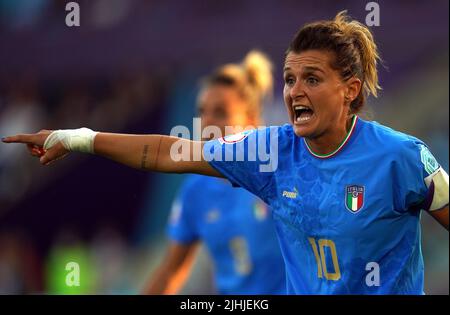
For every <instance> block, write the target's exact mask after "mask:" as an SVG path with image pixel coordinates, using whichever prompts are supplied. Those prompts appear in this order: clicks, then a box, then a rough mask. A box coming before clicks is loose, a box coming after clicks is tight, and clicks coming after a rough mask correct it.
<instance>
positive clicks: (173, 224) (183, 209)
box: [167, 182, 198, 244]
mask: <svg viewBox="0 0 450 315" xmlns="http://www.w3.org/2000/svg"><path fill="white" fill-rule="evenodd" d="M192 190H193V189H192V187H191V185H190V183H189V182H187V183H184V184H183V186H182V187H181V190H180V192H179V193H178V196H177V197H176V199H175V201H174V203H173V205H172V209H171V212H170V217H169V224H168V227H167V234H168V235H169V238H170V239H171V240H173V241H176V242H178V243H182V244H189V243H192V242H194V241H196V240H197V239H198V234H197V230H196V225H195V222H194V220H195V218H194V216H195V213H194V211H195V207H196V205H198V204H197V202H196V201H194V200H191V199H192V196H193V194H192Z"/></svg>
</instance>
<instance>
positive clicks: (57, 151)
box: [2, 128, 221, 177]
mask: <svg viewBox="0 0 450 315" xmlns="http://www.w3.org/2000/svg"><path fill="white" fill-rule="evenodd" d="M2 141H3V142H5V143H24V144H26V145H27V147H28V150H29V152H30V153H31V155H33V156H36V157H39V158H40V161H41V163H42V164H44V165H48V164H50V163H52V162H53V161H56V160H58V159H60V158H62V157H64V156H65V155H66V154H67V153H69V152H84V153H92V154H97V155H100V156H103V157H106V158H109V159H111V160H114V161H116V162H118V163H121V164H125V165H127V166H130V167H133V168H136V169H142V170H149V171H158V172H168V173H198V174H203V175H209V176H217V177H221V174H220V173H219V172H217V171H216V170H215V169H213V168H212V167H211V166H210V165H209V163H208V162H207V161H205V160H204V159H203V155H202V154H201V152H202V147H203V144H202V143H201V142H197V141H190V140H186V139H181V138H177V137H170V136H164V135H129V134H115V133H102V132H98V133H96V132H93V131H92V130H90V129H87V128H81V129H74V130H72V129H71V130H57V131H50V130H41V131H40V132H38V133H35V134H19V135H15V136H10V137H5V138H2ZM181 155H182V156H183V158H182V159H180V156H181Z"/></svg>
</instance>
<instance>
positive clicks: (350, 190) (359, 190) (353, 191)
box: [345, 185, 364, 212]
mask: <svg viewBox="0 0 450 315" xmlns="http://www.w3.org/2000/svg"><path fill="white" fill-rule="evenodd" d="M345 191H346V195H345V206H346V207H347V209H348V210H350V211H351V212H358V211H359V210H361V208H362V207H363V205H364V187H363V186H358V185H351V186H347V187H346V189H345Z"/></svg>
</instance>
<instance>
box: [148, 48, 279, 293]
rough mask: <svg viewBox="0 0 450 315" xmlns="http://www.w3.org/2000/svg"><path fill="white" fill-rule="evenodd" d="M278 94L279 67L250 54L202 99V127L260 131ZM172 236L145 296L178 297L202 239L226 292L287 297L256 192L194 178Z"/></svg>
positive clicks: (174, 217) (217, 75) (212, 81)
mask: <svg viewBox="0 0 450 315" xmlns="http://www.w3.org/2000/svg"><path fill="white" fill-rule="evenodd" d="M271 88H272V72H271V63H270V61H269V60H268V59H267V57H266V56H264V55H263V54H261V53H259V52H256V51H253V52H250V53H249V54H248V55H247V56H246V58H245V60H244V62H243V63H242V64H241V65H238V64H228V65H224V66H222V67H221V68H219V69H218V70H217V71H216V72H214V73H213V74H212V75H211V76H210V77H208V78H207V79H206V81H205V83H204V86H203V88H202V90H201V92H200V94H199V97H198V109H199V113H200V117H201V122H202V124H203V125H204V126H205V127H206V126H215V127H217V128H220V130H221V134H222V135H223V134H225V127H226V126H239V125H242V127H245V126H258V125H260V114H261V113H260V111H261V105H262V102H263V100H264V98H265V95H266V94H267V93H268V92H270V90H271ZM168 233H169V237H170V239H171V242H170V244H169V248H168V251H167V256H166V257H165V258H164V260H163V261H162V262H161V265H160V266H159V268H157V270H156V273H155V275H154V276H153V278H152V279H151V280H150V281H149V283H148V285H147V287H146V289H145V291H144V293H148V294H163V293H175V292H176V291H177V290H178V289H179V288H180V287H181V286H182V285H183V281H184V279H186V278H185V276H186V275H183V273H184V272H183V271H184V270H185V269H188V270H189V267H190V266H189V265H190V262H191V261H192V255H191V254H192V253H193V252H195V250H196V247H197V246H196V245H197V243H198V241H204V242H205V244H206V247H207V249H208V252H209V253H210V254H211V257H212V260H213V263H214V278H215V282H216V286H217V289H218V293H220V294H283V293H286V277H285V275H286V274H285V270H284V262H283V258H282V256H281V252H280V247H279V244H278V240H277V239H276V235H275V226H274V224H273V221H272V218H271V216H270V214H269V213H268V209H267V206H266V205H265V204H264V202H262V201H261V200H260V199H258V198H257V197H255V196H254V195H253V194H250V193H249V192H248V191H246V190H244V189H242V188H233V187H232V186H231V185H230V183H229V182H227V181H225V180H224V179H220V178H214V177H209V176H201V175H191V176H190V177H189V178H188V179H187V180H186V182H185V183H184V184H183V186H182V188H181V192H180V193H179V195H178V197H177V200H176V202H175V203H174V207H173V209H172V214H171V218H170V222H169V229H168ZM185 267H187V268H185ZM180 274H181V276H180V277H179V276H178V275H180ZM179 279H181V280H179Z"/></svg>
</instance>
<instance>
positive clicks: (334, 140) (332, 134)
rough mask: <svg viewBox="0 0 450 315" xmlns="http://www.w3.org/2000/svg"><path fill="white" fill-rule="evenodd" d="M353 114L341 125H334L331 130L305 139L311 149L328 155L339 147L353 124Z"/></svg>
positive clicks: (316, 152) (319, 153)
mask: <svg viewBox="0 0 450 315" xmlns="http://www.w3.org/2000/svg"><path fill="white" fill-rule="evenodd" d="M353 120H354V118H353V116H352V118H350V119H347V121H346V124H345V125H343V127H336V128H335V129H333V130H332V131H328V132H326V133H324V134H323V135H321V136H320V137H316V138H313V139H305V140H306V142H307V144H308V147H309V149H310V150H311V151H313V152H314V153H315V154H318V155H328V154H331V153H333V152H335V151H336V150H338V149H339V147H340V146H342V144H343V143H344V142H345V140H347V138H348V135H349V133H350V132H351V128H352V125H353Z"/></svg>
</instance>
